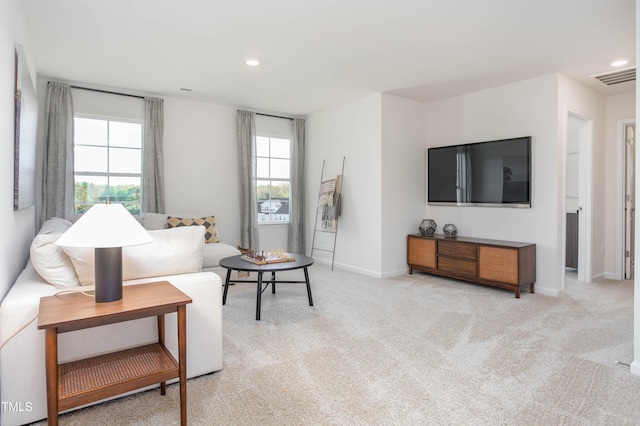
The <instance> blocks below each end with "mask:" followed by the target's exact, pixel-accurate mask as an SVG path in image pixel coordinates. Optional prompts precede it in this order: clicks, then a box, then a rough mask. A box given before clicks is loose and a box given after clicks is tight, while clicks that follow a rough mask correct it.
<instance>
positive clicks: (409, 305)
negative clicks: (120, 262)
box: [60, 265, 640, 425]
mask: <svg viewBox="0 0 640 426" xmlns="http://www.w3.org/2000/svg"><path fill="white" fill-rule="evenodd" d="M309 272H310V276H311V283H312V290H313V298H314V304H315V306H314V307H309V306H308V301H307V296H306V291H305V287H304V285H299V284H298V285H293V284H282V285H280V286H279V287H278V289H277V294H276V295H272V294H271V290H270V289H268V290H267V291H265V293H264V294H263V307H262V321H255V285H254V284H248V283H247V284H238V285H235V286H232V287H230V290H229V296H228V299H227V305H226V306H224V308H223V312H224V314H223V315H224V336H225V337H224V345H225V346H224V369H223V370H222V371H221V372H219V373H215V374H211V375H207V376H203V377H199V378H195V379H191V380H189V381H188V386H187V389H188V390H187V393H188V417H189V424H191V425H213V424H216V425H372V424H373V425H400V424H402V425H410V424H415V425H424V424H437V425H441V424H456V425H457V424H473V425H485V424H486V425H499V424H508V425H512V424H517V425H550V424H562V425H574V424H579V425H584V424H615V425H625V424H629V425H631V424H639V423H640V378H637V377H635V376H632V375H631V374H630V373H629V369H628V368H627V367H624V366H620V365H618V364H616V363H615V361H616V360H619V361H623V362H626V363H628V362H630V361H631V360H632V357H633V353H632V350H633V284H632V283H631V282H620V281H609V280H603V281H601V282H598V283H593V284H584V283H577V282H575V280H569V281H568V285H567V287H568V288H567V294H566V295H565V296H563V297H559V298H553V297H548V296H543V295H538V294H533V295H532V294H529V293H523V295H522V298H521V299H515V298H514V296H513V293H512V292H507V291H504V290H499V289H493V288H489V287H484V286H479V285H473V284H468V283H462V282H458V281H453V280H447V279H443V278H439V277H433V276H429V275H426V274H421V273H416V274H414V275H405V276H400V277H395V278H393V279H372V278H368V277H364V276H361V275H358V274H353V273H349V272H345V271H340V270H335V271H333V272H332V271H330V270H329V268H328V267H326V266H323V265H314V266H312V267H311V268H310V269H309ZM288 274H290V275H291V278H293V279H301V276H296V275H295V274H300V275H301V274H302V273H301V272H300V271H297V272H295V273H294V272H291V273H288ZM178 422H179V398H178V387H177V385H171V386H169V389H168V391H167V395H166V396H164V397H163V396H160V394H159V391H157V390H155V391H149V392H145V393H142V394H137V395H134V396H130V397H125V398H121V399H118V400H115V401H111V402H107V403H104V404H101V405H98V406H95V407H90V408H87V409H83V410H79V411H76V412H73V413H70V414H67V415H62V416H60V424H61V425H92V424H118V425H147V424H155V425H167V424H177V423H178Z"/></svg>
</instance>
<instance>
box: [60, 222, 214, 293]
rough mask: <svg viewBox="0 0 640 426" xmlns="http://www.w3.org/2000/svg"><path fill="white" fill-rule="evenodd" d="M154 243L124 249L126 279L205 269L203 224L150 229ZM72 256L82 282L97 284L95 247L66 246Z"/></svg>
mask: <svg viewBox="0 0 640 426" xmlns="http://www.w3.org/2000/svg"><path fill="white" fill-rule="evenodd" d="M148 232H149V234H151V236H152V237H153V240H154V241H153V242H152V243H149V244H142V245H139V246H131V247H123V248H122V279H123V280H125V281H127V280H133V279H137V278H149V277H160V276H165V275H177V274H188V273H192V272H200V271H201V270H202V250H203V248H204V232H205V229H204V227H202V226H190V227H183V228H177V229H161V230H156V231H148ZM63 250H64V252H65V253H66V254H67V255H68V256H69V257H70V258H71V262H72V263H73V267H74V268H75V270H76V273H77V274H78V278H79V280H80V284H82V285H94V284H95V259H94V249H92V248H79V247H63Z"/></svg>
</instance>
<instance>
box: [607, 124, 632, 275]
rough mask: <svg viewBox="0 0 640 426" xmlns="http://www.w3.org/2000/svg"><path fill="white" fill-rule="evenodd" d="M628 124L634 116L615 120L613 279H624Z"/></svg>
mask: <svg viewBox="0 0 640 426" xmlns="http://www.w3.org/2000/svg"><path fill="white" fill-rule="evenodd" d="M629 124H636V120H635V118H626V119H622V120H618V121H617V122H616V170H617V172H616V220H615V225H616V241H615V244H616V245H615V247H616V258H615V262H616V263H615V271H614V276H613V277H608V278H613V279H615V280H622V279H624V262H625V257H624V250H625V246H624V244H625V242H624V208H625V199H624V180H625V175H624V174H625V169H626V167H625V164H624V158H625V154H624V151H625V133H624V129H625V127H626V126H627V125H629Z"/></svg>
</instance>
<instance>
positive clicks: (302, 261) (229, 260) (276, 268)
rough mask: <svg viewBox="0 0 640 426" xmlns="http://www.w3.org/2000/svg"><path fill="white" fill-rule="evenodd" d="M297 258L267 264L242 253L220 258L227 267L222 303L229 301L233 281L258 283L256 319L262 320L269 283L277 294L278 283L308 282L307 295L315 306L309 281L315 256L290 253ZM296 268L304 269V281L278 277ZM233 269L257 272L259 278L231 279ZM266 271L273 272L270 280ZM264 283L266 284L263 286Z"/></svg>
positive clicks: (221, 262)
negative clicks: (229, 291) (243, 256)
mask: <svg viewBox="0 0 640 426" xmlns="http://www.w3.org/2000/svg"><path fill="white" fill-rule="evenodd" d="M290 256H291V257H292V258H295V260H293V261H290V262H279V263H267V264H265V265H258V264H255V263H252V262H249V261H248V260H243V259H242V256H241V255H238V256H231V257H225V258H224V259H222V260H220V266H222V267H223V268H226V269H227V278H226V280H225V281H224V293H223V295H222V304H223V305H224V304H226V303H227V291H228V290H229V284H231V283H256V284H257V300H256V320H257V321H260V306H261V302H262V292H264V291H265V290H266V289H267V287H269V284H271V292H272V293H274V294H275V292H276V283H281V284H285V283H286V284H306V285H307V295H308V296H309V306H313V298H312V297H311V284H310V283H309V271H307V268H308V267H309V266H311V265H313V258H311V257H309V256H305V255H303V254H292V255H290ZM294 269H303V270H304V281H289V280H278V279H276V272H280V271H291V270H294ZM231 271H244V272H256V273H257V274H258V279H257V280H256V281H250V280H231ZM265 272H271V279H270V280H263V279H262V274H264V273H265ZM263 285H264V286H263Z"/></svg>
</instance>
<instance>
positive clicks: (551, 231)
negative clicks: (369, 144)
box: [424, 75, 563, 295]
mask: <svg viewBox="0 0 640 426" xmlns="http://www.w3.org/2000/svg"><path fill="white" fill-rule="evenodd" d="M557 81H558V77H557V76H556V75H547V76H544V77H540V78H535V79H531V80H526V81H522V82H518V83H514V84H509V85H505V86H500V87H496V88H493V89H488V90H484V91H480V92H475V93H469V94H466V95H462V96H459V97H455V98H451V99H446V100H443V101H439V102H433V103H430V104H428V105H427V106H426V114H425V123H426V125H425V128H426V146H427V147H432V146H442V145H453V144H459V143H467V142H481V141H486V140H493V139H505V138H511V137H517V136H532V138H533V139H532V149H531V150H532V177H533V183H532V206H531V208H530V209H516V208H496V207H450V206H426V209H425V210H424V215H425V217H427V218H431V219H435V221H436V223H437V224H438V230H437V231H436V232H438V233H441V232H442V226H443V225H444V224H446V223H453V224H455V225H456V227H457V228H458V235H461V236H466V237H478V238H490V239H498V240H508V241H522V242H529V243H535V244H536V249H537V250H536V257H537V269H536V271H537V282H536V290H537V292H539V293H544V294H550V295H558V294H560V293H561V289H562V288H561V283H562V277H561V275H563V274H562V273H561V272H562V271H561V268H562V262H561V260H562V257H561V254H560V247H559V245H558V237H557V233H558V228H559V226H560V224H559V221H558V217H559V208H560V207H559V206H560V205H561V203H560V202H559V199H558V191H559V189H558V188H559V184H558V182H559V168H558V167H557V164H558V163H559V156H558V155H559V151H558V131H557V127H558V124H557V112H556V111H557Z"/></svg>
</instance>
